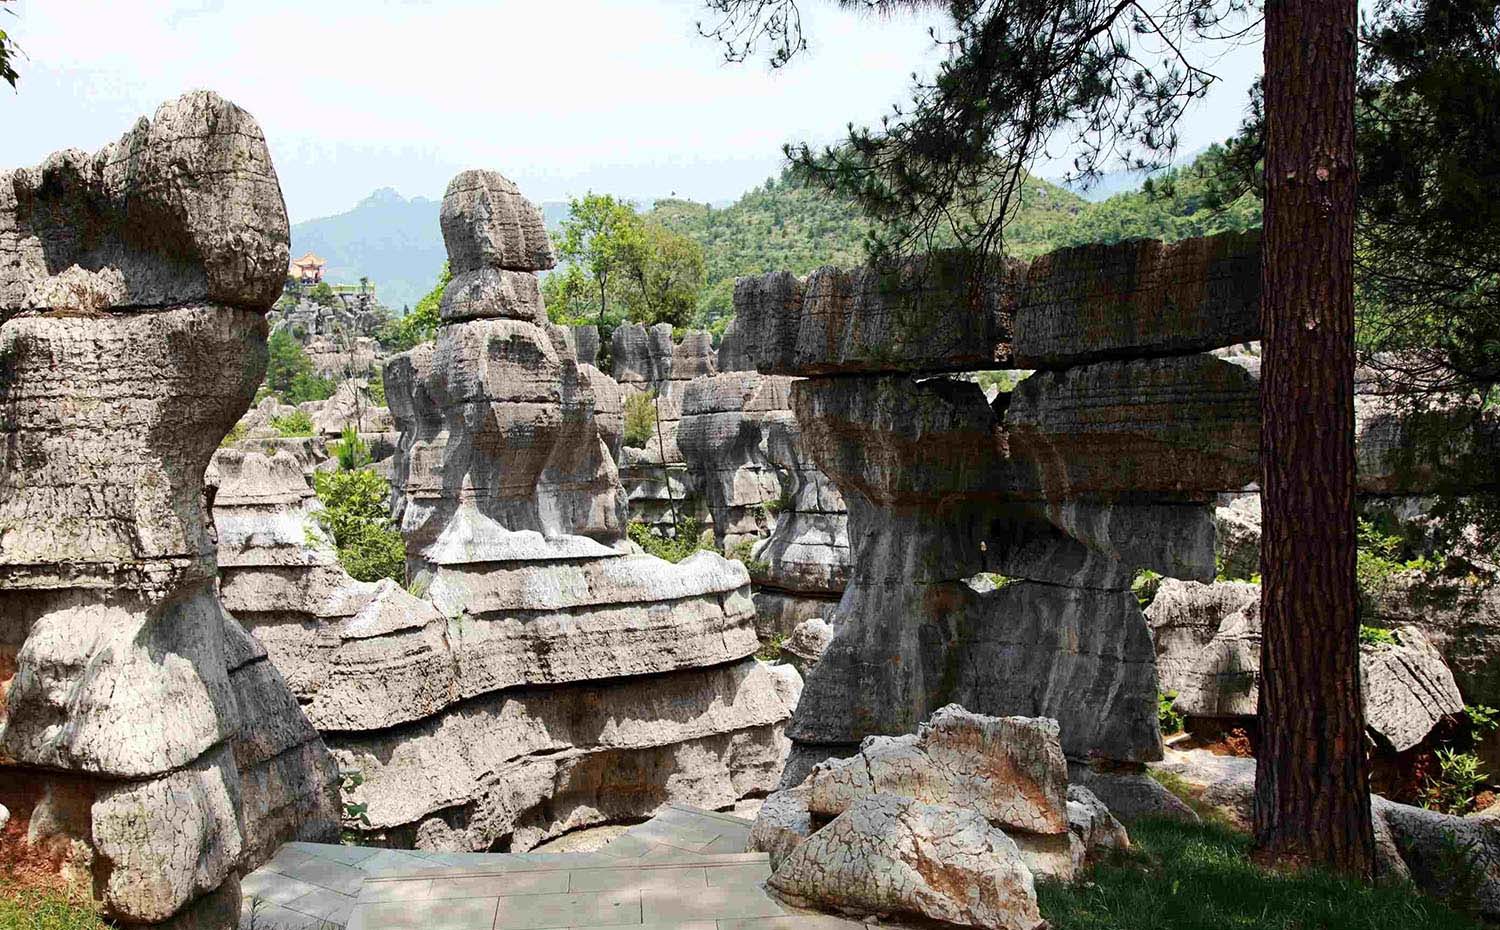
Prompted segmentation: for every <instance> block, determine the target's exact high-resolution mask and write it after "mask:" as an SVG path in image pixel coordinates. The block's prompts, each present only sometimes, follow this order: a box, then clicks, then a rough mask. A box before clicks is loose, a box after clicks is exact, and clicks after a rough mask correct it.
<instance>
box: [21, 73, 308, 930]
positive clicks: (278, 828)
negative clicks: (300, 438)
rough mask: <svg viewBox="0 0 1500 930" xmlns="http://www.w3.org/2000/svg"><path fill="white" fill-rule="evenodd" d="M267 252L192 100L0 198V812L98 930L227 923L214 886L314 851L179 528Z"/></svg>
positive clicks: (267, 501) (253, 476)
mask: <svg viewBox="0 0 1500 930" xmlns="http://www.w3.org/2000/svg"><path fill="white" fill-rule="evenodd" d="M286 238H287V224H286V214H285V209H284V207H283V206H282V203H281V197H280V192H279V190H278V188H277V185H276V178H275V173H274V171H272V169H271V166H270V160H269V155H268V154H267V152H266V148H265V143H264V140H263V139H262V138H261V135H260V130H259V128H258V127H257V126H256V125H255V124H254V121H253V120H251V119H250V117H249V116H248V115H247V114H245V113H244V112H243V111H242V110H239V109H238V108H236V107H234V106H233V105H232V104H229V103H227V102H225V101H223V100H221V99H220V98H218V97H216V96H215V95H213V94H209V93H195V94H190V95H188V96H186V97H183V98H181V99H179V100H177V101H175V102H173V103H169V104H166V105H164V106H163V107H161V108H160V109H159V110H158V111H157V113H156V116H155V118H154V120H153V121H151V122H149V123H148V122H147V121H145V120H142V121H141V122H140V123H139V124H138V125H137V126H136V128H135V129H134V130H133V131H132V132H131V133H129V134H127V135H126V136H125V138H124V139H122V140H121V142H120V143H118V144H116V145H114V146H110V147H108V148H106V149H105V150H104V151H103V152H101V153H100V154H99V155H97V156H94V157H93V158H92V159H90V157H89V156H86V155H83V154H81V153H77V152H65V153H61V154H59V155H55V156H53V157H52V158H50V159H49V160H48V161H47V162H45V163H44V164H43V166H42V167H41V168H40V169H37V170H35V171H19V172H14V173H11V174H7V175H5V176H4V178H3V179H0V320H3V322H0V408H3V411H4V412H3V414H0V433H3V434H4V436H3V440H4V441H3V443H0V694H3V695H5V697H4V699H3V700H0V798H3V799H4V800H5V801H6V802H7V803H17V804H21V803H24V804H25V805H26V807H27V808H29V810H30V815H31V816H30V822H31V824H30V825H31V829H30V830H28V835H27V837H26V839H25V843H26V844H28V845H30V846H32V847H33V848H34V851H36V852H37V853H38V856H39V857H38V859H37V861H39V862H41V861H56V860H55V859H54V857H56V858H60V859H63V860H64V861H65V862H66V863H74V864H77V865H78V867H79V868H81V869H82V870H84V872H85V873H86V874H84V875H79V876H74V877H76V878H81V879H82V880H83V881H84V882H85V884H86V886H88V887H91V888H92V890H93V891H94V893H95V894H96V895H97V896H98V897H99V898H100V901H101V903H102V907H103V911H104V913H105V914H106V915H107V916H108V917H110V918H111V919H113V920H114V921H116V922H117V923H120V924H121V925H126V926H129V925H136V924H143V923H149V924H157V923H161V922H164V921H168V920H171V921H173V922H174V924H176V925H179V926H193V925H195V923H196V922H204V921H207V922H209V923H208V924H206V925H213V926H222V925H224V924H225V923H226V922H232V921H233V919H234V915H235V914H236V913H237V911H238V905H239V879H238V870H239V869H240V867H241V866H249V867H252V868H253V867H254V866H255V865H258V864H259V863H260V862H261V861H264V859H265V858H267V857H269V855H270V854H271V851H272V850H274V848H275V847H276V846H278V845H280V843H281V842H282V840H284V839H287V838H291V837H298V836H309V837H313V836H315V837H320V838H327V837H328V836H329V835H330V834H331V832H332V831H336V829H337V823H338V821H337V806H336V805H337V795H336V785H335V782H334V780H333V779H334V777H335V775H336V773H334V771H333V769H332V762H331V759H330V757H329V756H328V754H327V752H326V750H325V749H324V747H323V744H322V742H321V741H320V740H319V739H318V736H317V734H316V732H314V731H313V730H312V728H311V727H310V726H309V725H308V722H307V720H306V719H305V718H304V717H303V715H302V713H301V711H300V710H299V709H298V708H297V705H296V703H295V701H294V700H293V698H292V696H291V694H290V692H289V691H288V690H287V687H286V685H285V683H284V682H283V681H282V679H281V678H280V676H279V675H277V674H276V673H275V670H274V669H272V668H271V666H270V665H269V664H268V663H267V662H266V661H265V657H264V654H263V653H260V652H259V651H258V650H259V647H258V646H256V645H255V643H254V641H253V640H250V639H249V638H248V637H246V636H245V634H244V633H243V631H242V630H241V629H240V628H239V627H238V625H237V624H235V622H234V620H233V619H232V618H230V617H229V616H227V615H226V614H225V613H224V609H223V607H222V605H221V603H220V601H219V598H218V595H217V593H216V590H215V574H216V569H217V565H216V558H215V545H214V537H213V534H212V533H211V532H210V531H209V524H208V519H207V516H206V514H205V512H204V503H205V486H204V472H205V469H206V468H207V466H208V465H209V459H210V456H211V455H212V454H213V453H214V451H215V449H216V447H217V445H218V443H219V440H220V439H221V438H222V437H223V436H224V435H225V434H226V433H227V432H228V431H229V429H230V427H231V426H232V425H233V424H234V422H235V421H236V420H237V419H238V418H239V417H240V416H241V414H243V413H244V412H245V410H246V408H247V407H248V406H249V404H250V400H251V398H252V397H253V395H254V393H255V389H256V386H257V384H258V383H259V381H260V378H261V375H262V373H263V370H264V367H265V362H266V349H265V339H266V331H267V327H266V322H265V320H264V318H263V317H262V313H263V312H264V311H265V310H266V309H267V308H268V307H269V305H270V302H271V301H272V300H273V299H274V297H275V296H276V294H277V293H278V292H279V291H280V285H281V281H282V280H283V276H284V273H285V269H286V255H287V244H286ZM54 274H55V277H49V276H50V275H54ZM22 311H23V312H22ZM231 457H232V456H231ZM232 465H233V467H232V468H230V466H229V465H226V469H228V470H230V471H233V472H234V473H233V474H232V475H231V476H230V478H231V480H230V484H231V485H235V484H236V482H238V487H237V489H236V490H234V491H232V493H231V497H232V498H233V497H235V495H238V497H237V500H236V503H237V504H239V505H243V506H246V507H249V508H255V507H265V506H268V505H274V506H288V507H294V508H295V507H297V506H300V496H299V495H298V494H295V493H290V492H288V490H287V481H285V480H283V479H287V478H288V477H290V480H291V481H296V482H300V481H301V472H300V469H299V467H298V464H297V462H295V461H294V460H291V459H289V458H288V459H286V460H284V461H279V462H277V463H276V464H275V465H273V464H272V463H270V462H267V461H265V460H264V459H263V457H262V461H261V467H259V470H258V471H257V470H256V469H254V468H252V469H250V470H249V472H250V473H247V472H245V471H244V470H243V469H241V468H240V466H242V465H243V459H242V458H235V459H234V461H233V463H232ZM216 477H218V476H216ZM267 529H268V527H266V526H262V527H261V528H260V530H259V531H260V532H261V533H262V535H265V533H264V531H266V530H267ZM270 529H274V530H276V531H277V532H279V531H280V530H281V529H282V528H280V527H275V528H270ZM255 532H256V531H250V532H247V533H246V534H244V535H243V536H241V537H236V538H235V539H234V540H233V545H237V546H239V547H240V548H241V549H243V548H244V547H245V546H247V545H249V543H248V537H249V536H253V535H255ZM271 536H272V537H275V536H276V532H272V533H271ZM268 545H270V548H275V545H273V544H268ZM68 867H71V866H68Z"/></svg>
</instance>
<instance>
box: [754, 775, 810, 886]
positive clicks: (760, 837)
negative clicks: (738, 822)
mask: <svg viewBox="0 0 1500 930" xmlns="http://www.w3.org/2000/svg"><path fill="white" fill-rule="evenodd" d="M807 796H808V789H807V788H806V787H805V786H800V785H799V786H798V787H796V788H788V789H786V790H784V791H777V792H775V793H774V794H771V795H770V796H768V797H767V798H766V800H765V803H763V804H761V806H760V811H759V812H758V813H757V814H756V815H755V823H754V825H753V826H751V827H750V839H749V841H748V842H747V844H746V848H747V849H748V850H749V851H750V852H763V853H766V854H767V855H768V856H769V857H770V860H771V870H772V871H775V870H776V869H778V868H780V867H781V863H782V862H784V861H786V858H787V856H790V855H791V854H792V851H793V850H794V849H796V848H797V847H798V846H801V845H802V841H803V840H805V839H807V838H808V837H809V836H812V834H813V830H814V829H815V828H814V825H813V817H812V812H811V811H809V810H808V809H807Z"/></svg>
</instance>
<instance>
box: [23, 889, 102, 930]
mask: <svg viewBox="0 0 1500 930" xmlns="http://www.w3.org/2000/svg"><path fill="white" fill-rule="evenodd" d="M0 930H110V925H109V924H107V923H105V921H104V918H103V917H101V916H99V908H98V905H97V904H95V903H94V902H93V901H92V900H90V899H89V897H88V895H86V894H84V893H83V892H82V891H80V890H77V889H72V890H69V889H64V888H58V887H47V886H29V885H22V884H20V883H18V882H16V881H14V880H12V879H9V878H4V877H0Z"/></svg>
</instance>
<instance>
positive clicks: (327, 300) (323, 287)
mask: <svg viewBox="0 0 1500 930" xmlns="http://www.w3.org/2000/svg"><path fill="white" fill-rule="evenodd" d="M307 297H308V299H309V300H311V301H312V302H313V303H315V304H317V305H319V306H321V307H332V306H333V305H335V304H337V303H338V302H339V299H338V295H336V294H334V292H333V285H331V284H329V283H328V282H327V281H319V282H318V283H317V284H314V285H313V286H312V289H311V290H309V291H308V292H307Z"/></svg>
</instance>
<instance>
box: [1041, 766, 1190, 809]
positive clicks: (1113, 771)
mask: <svg viewBox="0 0 1500 930" xmlns="http://www.w3.org/2000/svg"><path fill="white" fill-rule="evenodd" d="M1068 778H1069V780H1070V783H1071V784H1072V785H1077V786H1080V787H1083V788H1087V789H1088V790H1089V791H1091V792H1093V794H1094V795H1095V796H1096V797H1098V798H1099V800H1100V801H1102V802H1103V803H1104V804H1105V806H1107V807H1108V808H1109V812H1110V813H1111V814H1113V815H1114V816H1115V817H1118V818H1119V819H1120V820H1121V821H1123V822H1124V823H1126V824H1131V823H1134V822H1135V821H1137V820H1142V819H1145V818H1148V817H1151V818H1160V817H1164V818H1167V819H1169V820H1177V821H1181V822H1183V823H1197V822H1198V815H1197V814H1195V813H1193V809H1192V808H1191V807H1188V806H1187V804H1186V803H1185V802H1184V801H1183V800H1182V799H1181V798H1179V797H1177V796H1176V795H1175V794H1173V793H1172V792H1170V791H1168V790H1167V789H1166V788H1163V787H1162V785H1161V783H1160V782H1158V781H1157V780H1156V779H1154V778H1152V777H1151V776H1149V775H1147V774H1146V773H1145V771H1144V769H1143V768H1142V767H1134V768H1120V767H1114V766H1111V767H1108V768H1103V767H1100V768H1096V767H1094V766H1093V765H1089V764H1086V763H1081V762H1070V763H1068Z"/></svg>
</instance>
